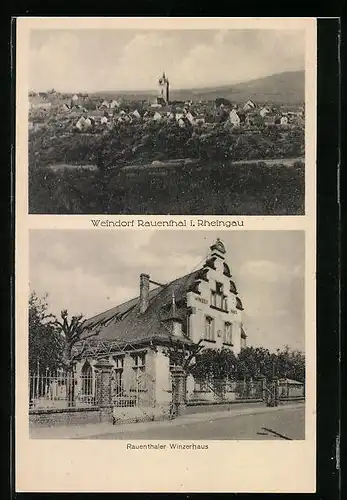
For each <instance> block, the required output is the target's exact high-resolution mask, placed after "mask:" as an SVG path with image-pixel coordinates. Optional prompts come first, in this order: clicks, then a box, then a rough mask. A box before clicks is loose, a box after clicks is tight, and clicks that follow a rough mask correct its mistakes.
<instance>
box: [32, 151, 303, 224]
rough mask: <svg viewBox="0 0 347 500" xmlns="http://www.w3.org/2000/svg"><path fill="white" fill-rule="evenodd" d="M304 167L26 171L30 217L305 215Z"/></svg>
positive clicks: (297, 164) (211, 164) (208, 164)
mask: <svg viewBox="0 0 347 500" xmlns="http://www.w3.org/2000/svg"><path fill="white" fill-rule="evenodd" d="M304 177H305V175H304V164H303V162H299V161H296V162H294V161H292V162H291V163H290V162H289V161H288V160H286V161H283V163H281V160H278V162H277V163H276V162H271V164H270V165H267V164H266V163H264V162H249V163H247V162H245V163H242V164H240V162H238V163H237V164H234V163H233V162H231V161H229V162H225V163H223V164H219V163H216V162H213V161H209V162H200V163H198V164H191V165H184V166H181V165H177V166H171V167H170V168H159V169H146V168H144V169H142V170H140V169H135V170H131V171H126V170H123V169H121V168H120V169H117V168H114V169H110V170H108V171H106V172H101V171H93V170H82V169H76V170H68V169H64V170H63V171H58V172H54V171H52V170H48V169H43V168H42V169H39V170H35V171H31V172H29V211H30V213H32V214H39V213H51V214H90V213H92V214H98V213H99V214H150V215H156V214H172V215H183V214H189V215H207V214H210V215H286V214H288V215H301V214H304Z"/></svg>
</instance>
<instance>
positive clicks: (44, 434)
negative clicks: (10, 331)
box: [29, 403, 304, 439]
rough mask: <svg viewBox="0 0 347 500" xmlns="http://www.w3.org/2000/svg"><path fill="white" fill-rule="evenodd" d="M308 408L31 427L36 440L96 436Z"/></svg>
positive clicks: (294, 406) (288, 406)
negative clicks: (149, 420)
mask: <svg viewBox="0 0 347 500" xmlns="http://www.w3.org/2000/svg"><path fill="white" fill-rule="evenodd" d="M302 407H304V403H295V404H285V405H280V406H276V407H274V408H272V407H267V406H261V407H253V408H245V407H243V408H240V407H235V408H232V409H230V410H228V411H226V410H224V411H216V412H204V413H192V414H189V415H183V416H181V417H178V418H176V419H174V420H162V421H157V422H142V423H131V424H118V425H112V423H110V422H100V423H93V424H84V425H60V426H57V427H48V426H47V427H42V426H34V425H33V426H31V427H30V430H29V435H30V438H32V439H88V438H90V437H92V436H96V435H97V436H102V435H103V434H105V435H106V434H110V433H114V434H115V435H116V434H118V433H122V432H131V431H146V430H149V429H153V427H156V428H158V427H176V426H183V425H185V424H191V423H195V422H196V423H198V422H207V421H212V420H217V419H223V418H231V417H239V416H242V415H257V414H259V413H273V412H279V411H283V410H288V409H297V408H302Z"/></svg>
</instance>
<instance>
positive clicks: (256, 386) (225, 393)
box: [194, 379, 263, 401]
mask: <svg viewBox="0 0 347 500" xmlns="http://www.w3.org/2000/svg"><path fill="white" fill-rule="evenodd" d="M194 396H195V397H198V396H200V399H215V400H221V401H222V400H225V401H228V400H243V399H244V400H249V399H254V400H258V399H262V397H263V382H262V381H261V380H253V381H252V380H251V381H250V380H242V381H238V380H229V379H208V380H197V381H195V384H194Z"/></svg>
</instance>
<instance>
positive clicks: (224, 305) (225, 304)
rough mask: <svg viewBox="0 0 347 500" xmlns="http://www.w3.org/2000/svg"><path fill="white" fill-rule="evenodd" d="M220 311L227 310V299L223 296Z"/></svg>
mask: <svg viewBox="0 0 347 500" xmlns="http://www.w3.org/2000/svg"><path fill="white" fill-rule="evenodd" d="M222 309H224V311H227V310H228V297H226V296H225V295H224V296H223V303H222Z"/></svg>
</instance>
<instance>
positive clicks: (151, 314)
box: [84, 269, 202, 343]
mask: <svg viewBox="0 0 347 500" xmlns="http://www.w3.org/2000/svg"><path fill="white" fill-rule="evenodd" d="M201 273H202V270H201V269H199V270H197V271H194V272H192V273H190V274H187V275H185V276H182V277H181V278H178V279H176V280H174V281H172V282H170V283H169V284H167V285H164V286H159V287H156V288H154V289H153V290H151V291H150V292H149V305H148V308H147V310H146V311H145V312H144V313H141V312H140V304H139V297H136V298H134V299H131V300H128V301H127V302H125V303H123V304H120V305H118V306H116V307H113V308H112V309H109V310H108V311H105V312H103V313H101V314H98V315H96V316H93V317H92V318H89V319H88V320H86V322H85V324H84V326H85V327H86V329H87V330H88V333H89V332H91V331H92V332H93V331H98V332H99V333H98V335H97V336H96V337H94V338H95V340H96V339H100V340H116V341H118V342H133V343H135V342H141V341H145V340H150V339H153V338H156V339H168V338H170V337H171V334H170V332H169V330H168V329H167V326H166V327H165V325H164V323H163V321H165V319H167V314H168V310H167V308H169V307H170V304H171V302H172V293H173V292H174V294H175V300H176V302H177V303H179V301H180V300H182V299H183V298H185V297H186V294H187V292H189V291H192V290H194V287H195V286H196V285H197V283H198V280H199V276H201Z"/></svg>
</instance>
